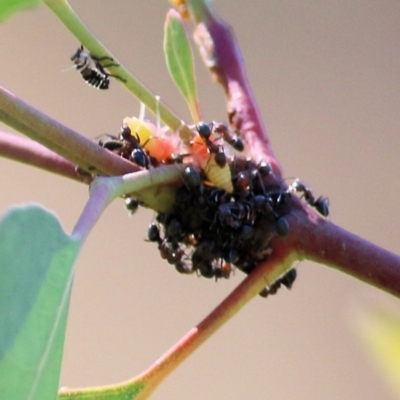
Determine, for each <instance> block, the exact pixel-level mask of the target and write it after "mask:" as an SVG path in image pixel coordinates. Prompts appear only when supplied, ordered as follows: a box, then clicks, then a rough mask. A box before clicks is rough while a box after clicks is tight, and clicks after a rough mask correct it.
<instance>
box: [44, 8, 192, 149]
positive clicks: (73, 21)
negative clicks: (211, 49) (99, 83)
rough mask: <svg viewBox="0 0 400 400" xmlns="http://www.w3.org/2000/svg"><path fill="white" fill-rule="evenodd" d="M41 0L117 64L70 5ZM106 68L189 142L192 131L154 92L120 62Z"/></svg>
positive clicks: (80, 37) (84, 41)
mask: <svg viewBox="0 0 400 400" xmlns="http://www.w3.org/2000/svg"><path fill="white" fill-rule="evenodd" d="M45 4H46V5H47V6H48V7H49V8H50V9H51V10H52V11H53V12H54V14H55V15H56V16H57V17H58V18H59V19H60V20H61V22H62V23H63V24H64V25H65V26H66V27H67V29H68V30H69V31H70V32H71V33H72V34H73V35H74V36H75V37H76V38H77V39H78V41H79V42H80V43H82V45H83V46H84V47H85V48H86V49H87V50H89V52H90V53H91V54H94V55H96V57H102V56H109V57H112V58H113V59H114V61H115V63H117V64H119V63H118V61H117V59H116V58H114V57H113V56H112V54H111V53H110V52H109V51H108V50H107V49H106V47H105V46H104V45H103V44H102V43H100V42H99V40H98V39H97V38H96V37H95V36H94V35H93V34H92V33H91V32H90V31H89V29H88V28H87V27H86V26H85V24H84V23H83V22H82V21H81V19H80V18H79V17H78V15H77V14H76V13H75V11H74V10H73V9H72V8H71V6H70V5H69V3H68V1H67V0H45ZM107 69H108V70H109V71H110V72H111V73H112V74H113V75H117V76H118V77H120V78H121V81H120V82H121V83H122V84H123V85H124V86H125V87H126V88H127V89H128V90H129V91H130V92H131V93H133V95H134V96H135V97H137V98H138V99H139V101H141V102H142V103H143V104H145V105H146V107H147V108H148V109H149V110H150V111H151V112H152V113H153V114H157V113H159V115H160V118H161V121H163V122H164V123H165V124H166V125H167V126H168V127H169V128H170V129H171V130H172V131H173V132H176V131H178V132H179V135H180V137H181V139H182V140H183V141H184V143H187V144H188V143H189V140H190V138H191V136H192V133H191V130H190V129H189V128H188V126H187V125H186V124H185V123H184V122H183V121H182V120H181V119H180V118H179V117H178V116H177V115H175V114H174V113H173V112H172V111H171V110H170V109H169V108H168V107H167V106H165V105H164V104H163V103H162V102H160V101H159V100H157V98H156V96H155V95H154V94H153V93H151V92H150V91H149V90H148V89H147V88H146V87H145V86H144V85H143V84H141V83H140V82H139V81H138V80H137V79H135V78H134V77H133V76H132V74H130V73H129V71H128V70H127V69H126V68H125V67H124V66H123V65H121V64H119V65H118V66H112V67H108V68H107ZM157 103H158V104H157Z"/></svg>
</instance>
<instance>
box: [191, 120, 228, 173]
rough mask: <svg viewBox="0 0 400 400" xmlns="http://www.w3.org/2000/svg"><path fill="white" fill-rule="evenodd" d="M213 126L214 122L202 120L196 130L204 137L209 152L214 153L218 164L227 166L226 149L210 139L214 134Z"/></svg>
mask: <svg viewBox="0 0 400 400" xmlns="http://www.w3.org/2000/svg"><path fill="white" fill-rule="evenodd" d="M212 126H213V125H212V124H208V123H207V122H204V121H201V122H199V123H198V124H197V125H196V130H197V132H198V133H199V136H200V137H201V138H202V139H203V142H204V144H205V145H206V147H207V149H208V152H209V153H210V154H214V159H215V162H216V163H217V165H218V166H220V167H221V168H223V167H225V165H226V162H227V159H226V154H225V150H224V147H223V146H221V145H218V144H216V143H214V141H212V140H210V136H211V134H212ZM217 140H218V139H217Z"/></svg>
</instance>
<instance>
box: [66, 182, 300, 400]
mask: <svg viewBox="0 0 400 400" xmlns="http://www.w3.org/2000/svg"><path fill="white" fill-rule="evenodd" d="M109 179H112V178H109ZM296 259H297V255H296V254H295V253H294V252H290V251H288V250H287V248H286V249H284V248H280V249H279V250H277V251H275V252H274V254H273V256H272V257H271V258H270V259H269V260H267V261H265V262H263V263H261V264H260V265H259V266H258V267H257V268H256V269H255V270H254V271H253V272H252V273H251V274H250V275H249V276H248V277H246V279H244V280H243V282H242V283H241V284H240V285H239V286H238V287H237V288H236V289H235V290H234V291H233V292H232V293H231V294H230V295H229V296H228V297H227V298H226V299H225V300H223V301H222V302H221V303H220V304H219V305H218V306H217V307H216V308H215V309H214V310H213V311H212V312H211V313H210V314H209V315H208V316H207V317H206V318H205V319H204V320H203V321H201V322H200V323H199V324H197V325H196V326H195V327H194V328H192V329H190V330H189V332H188V333H187V334H186V335H185V336H183V337H182V338H181V339H180V340H179V341H178V342H177V343H176V344H175V345H174V346H173V347H171V348H170V349H169V350H168V351H167V352H166V353H165V354H164V355H163V356H161V357H160V358H159V359H158V360H157V361H156V362H155V363H154V364H153V365H152V366H151V367H150V368H148V369H147V370H146V371H144V372H143V373H142V374H140V375H139V376H137V377H135V378H133V379H131V380H129V381H127V382H122V383H120V384H117V385H113V386H112V387H111V386H104V387H97V388H85V389H67V388H63V390H62V392H61V393H60V398H64V397H65V398H68V399H70V400H80V399H86V400H94V399H97V398H107V399H109V400H111V399H113V398H115V399H117V398H121V397H122V396H121V393H124V394H126V397H125V398H129V397H128V393H129V394H130V393H135V396H136V397H135V400H143V399H147V398H148V397H149V395H150V394H151V393H152V392H153V391H154V390H155V389H156V388H157V387H158V385H159V384H160V383H161V382H162V381H163V380H164V379H165V378H167V377H168V375H169V374H170V373H171V372H173V371H174V370H175V369H176V368H177V367H178V366H179V365H180V364H181V363H182V362H183V361H185V359H186V358H187V357H189V356H190V355H191V354H192V353H193V352H194V351H195V350H196V349H197V348H198V347H200V346H201V344H203V343H204V342H205V341H206V340H207V339H208V338H209V337H211V336H212V335H213V334H214V333H215V332H216V331H217V330H218V329H219V328H221V327H222V326H223V325H224V324H225V323H226V322H227V321H229V320H230V319H231V318H232V317H233V316H234V315H235V314H236V313H237V312H239V311H240V310H241V309H242V307H244V306H245V305H246V304H247V303H248V302H249V301H250V300H252V299H253V298H254V297H256V296H257V295H258V293H259V292H260V291H261V290H262V289H263V288H264V287H265V286H269V285H271V284H272V283H273V282H274V281H275V280H276V279H277V277H278V276H280V275H281V274H283V273H284V272H285V271H286V270H287V269H289V268H290V266H291V265H292V263H293V262H294V261H295V260H296ZM135 388H136V390H135ZM100 396H104V397H100ZM106 396H108V397H106ZM118 396H120V397H118Z"/></svg>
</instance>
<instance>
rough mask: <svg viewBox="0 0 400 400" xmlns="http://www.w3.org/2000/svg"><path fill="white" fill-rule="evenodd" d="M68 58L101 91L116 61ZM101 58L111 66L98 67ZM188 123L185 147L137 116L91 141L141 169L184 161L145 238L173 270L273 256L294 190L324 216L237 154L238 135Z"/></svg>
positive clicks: (323, 203)
mask: <svg viewBox="0 0 400 400" xmlns="http://www.w3.org/2000/svg"><path fill="white" fill-rule="evenodd" d="M71 59H72V60H73V61H74V63H75V66H76V68H77V69H78V70H79V71H80V72H81V74H82V76H83V78H84V79H85V81H87V82H88V83H89V84H91V85H93V86H95V87H97V88H99V89H107V88H108V85H109V77H110V76H112V75H110V74H108V73H107V72H105V70H104V68H106V67H107V66H111V65H115V64H113V63H112V59H110V58H109V57H103V58H96V57H93V56H91V55H90V54H89V53H87V52H85V51H84V49H83V47H82V46H81V47H80V48H79V49H78V50H77V52H76V53H75V55H74V56H73V57H72V58H71ZM104 60H109V61H110V62H111V64H108V65H102V64H101V63H100V61H104ZM143 110H144V109H143ZM143 114H144V112H143ZM191 128H192V134H193V135H192V140H191V141H190V144H189V145H188V146H186V147H185V146H184V145H182V144H181V143H180V140H179V138H178V137H177V136H176V135H173V134H170V135H167V134H166V132H165V131H163V130H162V129H160V127H156V126H155V125H154V124H152V123H151V122H149V121H146V120H144V118H143V116H142V117H140V118H136V117H131V118H130V117H127V118H125V119H124V120H123V123H122V127H121V129H120V132H119V134H118V135H116V136H113V135H108V136H106V137H103V138H102V139H101V140H99V141H98V143H99V145H100V146H102V147H104V148H106V149H108V150H110V151H112V152H114V153H116V154H118V155H119V156H121V157H123V158H126V159H128V160H130V161H131V162H133V163H135V164H136V165H138V166H139V167H141V168H144V169H151V168H157V167H159V166H161V165H165V164H176V163H185V164H187V167H186V168H185V170H184V174H183V177H182V184H181V186H180V187H179V188H178V189H177V192H176V200H175V203H174V204H173V206H172V210H171V211H170V212H168V213H159V214H158V215H157V216H156V218H155V221H154V222H152V223H151V224H150V226H149V229H148V235H147V236H148V241H150V242H154V243H156V244H157V247H158V250H159V252H160V255H161V257H162V258H163V259H165V260H167V262H168V263H169V264H172V265H174V267H175V269H176V270H177V271H178V272H180V273H183V274H192V273H196V274H197V275H200V276H203V277H205V278H214V279H216V280H217V279H220V278H229V276H230V275H231V273H232V271H233V270H234V268H237V269H240V270H241V271H243V272H244V273H246V274H248V273H250V272H251V271H252V270H253V269H254V268H255V267H256V266H257V264H259V263H260V262H261V261H264V260H266V259H267V258H268V257H269V256H270V255H271V254H272V252H273V247H274V246H273V243H274V238H275V237H276V236H279V237H285V236H287V235H288V234H289V224H288V222H287V219H286V218H285V215H287V214H289V213H290V209H291V204H290V199H291V196H292V195H293V194H298V195H300V197H301V198H304V200H305V201H306V203H307V204H308V205H310V206H311V207H314V208H315V209H316V210H317V211H318V212H319V213H320V214H321V215H322V216H324V217H326V216H328V213H329V204H328V201H327V199H326V198H323V197H319V198H317V199H315V198H314V196H313V194H312V191H311V189H310V188H309V187H307V186H306V185H305V184H304V183H303V182H301V181H299V180H295V181H294V182H293V183H292V184H291V185H289V186H287V185H286V184H285V183H284V182H283V181H281V180H277V179H276V177H275V176H274V175H273V173H272V167H271V165H269V164H268V163H266V162H263V161H262V162H259V163H256V162H254V161H253V160H252V159H251V158H246V157H244V156H242V155H241V154H240V153H242V152H243V150H244V149H245V145H246V144H245V142H244V141H243V138H242V137H241V134H240V132H238V131H231V129H230V128H229V127H228V126H227V125H226V124H224V123H219V122H215V121H214V122H211V123H207V122H204V121H202V122H199V123H197V124H196V125H193V126H192V127H191ZM138 206H139V202H138V201H137V200H136V199H135V198H133V197H129V198H127V199H126V207H127V208H128V210H129V211H130V212H131V213H134V212H135V211H136V210H137V208H138ZM295 278H296V270H294V269H291V270H289V271H286V272H285V273H284V274H283V275H282V276H280V277H278V279H277V280H276V281H275V282H274V283H273V284H272V285H270V286H269V287H266V288H265V289H264V290H263V291H262V292H261V293H260V295H262V296H264V297H266V296H268V295H269V294H274V293H276V291H277V290H278V289H279V287H280V286H282V285H283V286H286V287H287V288H291V286H292V284H293V282H294V280H295Z"/></svg>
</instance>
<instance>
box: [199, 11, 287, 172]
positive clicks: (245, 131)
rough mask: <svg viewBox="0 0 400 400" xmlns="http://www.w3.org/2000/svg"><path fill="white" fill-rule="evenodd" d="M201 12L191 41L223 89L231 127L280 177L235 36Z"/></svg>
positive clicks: (249, 149) (252, 151)
mask: <svg viewBox="0 0 400 400" xmlns="http://www.w3.org/2000/svg"><path fill="white" fill-rule="evenodd" d="M203 12H204V14H203V17H204V19H203V21H202V22H199V23H198V25H197V28H196V30H195V33H194V38H195V40H196V42H197V44H198V45H199V47H200V52H201V54H202V56H203V60H204V62H205V64H206V65H207V66H208V67H209V69H210V71H211V73H212V75H213V76H214V78H215V79H216V80H217V81H218V82H219V83H220V84H221V85H222V86H223V88H224V89H225V93H226V96H227V108H228V115H229V118H230V123H231V125H232V126H233V128H234V129H237V130H239V131H240V132H241V135H242V136H243V137H244V139H245V141H246V143H247V144H248V147H247V149H248V152H249V155H251V156H252V158H254V159H255V160H256V161H261V160H262V159H264V160H265V161H267V162H269V163H270V164H271V165H272V167H273V171H274V174H276V175H277V176H279V177H280V176H281V167H280V165H279V163H278V161H277V160H276V158H275V156H274V154H273V151H272V147H271V143H270V141H269V139H268V135H267V132H266V129H265V127H264V125H263V122H262V119H261V116H260V113H259V110H258V107H257V104H256V102H255V99H254V96H253V93H252V90H251V88H250V84H249V81H248V78H247V74H246V70H245V66H244V61H243V58H242V54H241V52H240V49H239V46H238V44H237V41H236V38H235V35H234V32H233V30H232V29H231V27H230V26H229V25H227V24H226V23H225V22H224V21H222V20H221V19H220V18H218V17H217V16H216V15H215V14H214V13H212V12H211V10H210V9H206V10H203Z"/></svg>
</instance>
